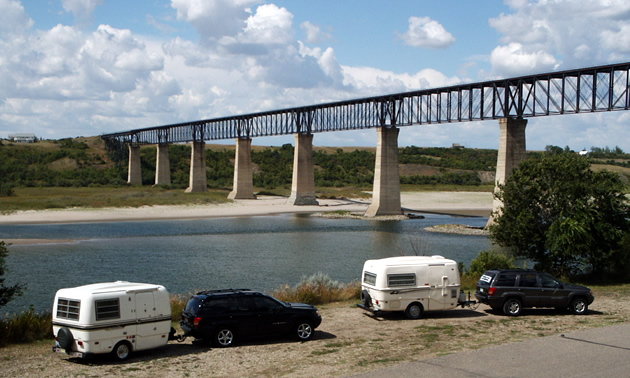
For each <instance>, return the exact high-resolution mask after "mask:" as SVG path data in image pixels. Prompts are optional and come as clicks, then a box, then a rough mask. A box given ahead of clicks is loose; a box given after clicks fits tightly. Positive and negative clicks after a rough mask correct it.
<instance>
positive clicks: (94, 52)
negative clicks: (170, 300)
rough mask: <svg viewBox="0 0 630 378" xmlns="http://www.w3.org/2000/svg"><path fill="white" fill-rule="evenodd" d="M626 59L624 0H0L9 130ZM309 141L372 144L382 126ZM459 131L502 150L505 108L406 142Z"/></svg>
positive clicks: (628, 33) (281, 139)
mask: <svg viewBox="0 0 630 378" xmlns="http://www.w3.org/2000/svg"><path fill="white" fill-rule="evenodd" d="M623 62H630V1H627V0H588V1H586V0H506V1H504V2H501V1H498V0H459V1H455V0H441V1H431V0H389V1H385V0H380V1H379V0H341V1H340V0H334V1H330V0H318V1H296V0H293V1H289V0H277V1H261V0H170V1H169V0H142V1H129V0H22V1H19V0H0V138H7V137H8V134H14V133H31V134H35V135H36V136H37V137H39V138H43V139H60V138H68V137H79V136H96V135H101V134H107V133H114V132H119V131H127V130H132V129H138V128H145V127H152V126H160V125H166V124H172V123H178V122H187V121H194V120H199V119H209V118H218V117H224V116H231V115H238V114H247V113H255V112H260V111H266V110H275V109H282V108H288V107H295V106H303V105H312V104H318V103H324V102H332V101H341V100H346V99H354V98H362V97H368V96H375V95H386V94H389V93H399V92H406V91H413V90H419V89H428V88H436V87H443V86H450V85H456V84H460V83H470V82H476V81H485V80H496V79H500V78H507V77H515V76H521V75H529V74H536V73H544V72H550V71H558V70H566V69H573V68H582V67H591V66H597V65H604V64H613V63H623ZM629 125H630V112H627V111H621V112H611V113H597V114H579V115H565V116H552V117H540V118H535V119H530V120H529V121H528V125H527V131H526V133H527V142H526V143H527V148H528V149H530V150H541V149H544V148H545V146H547V145H555V146H560V147H563V148H564V147H565V146H569V147H570V148H571V149H573V150H576V151H579V150H582V149H587V150H590V148H591V147H611V148H613V147H616V146H618V147H620V148H622V149H623V150H624V151H626V152H630V127H628V126H629ZM293 141H294V139H293V137H292V136H278V137H265V138H255V139H254V141H253V144H255V145H274V146H279V145H282V144H284V143H293ZM222 143H233V141H224V142H222ZM313 143H314V145H316V146H375V145H376V129H368V130H357V131H346V132H328V133H318V134H315V135H314V140H313ZM453 143H458V144H461V145H464V146H466V147H470V148H494V149H496V148H498V144H499V125H498V121H492V120H490V121H483V122H465V123H451V124H433V125H417V126H406V127H401V131H400V135H399V140H398V144H399V146H410V145H414V146H421V147H450V146H451V145H452V144H453Z"/></svg>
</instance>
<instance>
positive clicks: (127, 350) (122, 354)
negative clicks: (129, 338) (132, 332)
mask: <svg viewBox="0 0 630 378" xmlns="http://www.w3.org/2000/svg"><path fill="white" fill-rule="evenodd" d="M130 355H131V345H129V343H128V342H126V341H120V342H119V343H118V344H116V346H115V347H114V350H113V351H112V356H113V357H114V359H115V360H116V361H124V360H126V359H127V358H129V356H130Z"/></svg>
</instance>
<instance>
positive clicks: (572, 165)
mask: <svg viewBox="0 0 630 378" xmlns="http://www.w3.org/2000/svg"><path fill="white" fill-rule="evenodd" d="M624 189H625V185H624V184H623V183H622V181H621V179H620V178H619V176H618V175H617V174H615V173H612V172H608V171H600V172H593V171H592V170H591V169H590V162H589V160H588V159H586V158H584V157H582V156H578V155H576V154H573V153H561V154H560V153H555V154H547V155H544V156H543V157H541V158H540V159H533V160H526V161H524V162H523V163H521V165H520V166H519V168H518V169H516V170H514V172H513V173H512V175H511V176H510V177H509V178H508V179H507V180H506V183H505V185H503V186H500V191H499V192H498V193H497V194H496V197H497V199H499V200H501V201H502V202H503V209H502V213H501V214H500V216H498V217H497V218H496V219H495V224H494V225H493V226H491V227H490V231H491V238H492V239H493V241H495V242H496V243H497V244H498V245H500V246H503V247H508V248H510V249H511V250H512V251H513V252H514V254H515V256H517V257H523V258H527V259H530V260H533V261H535V262H536V263H537V266H536V268H537V269H541V270H545V271H548V272H550V273H553V274H556V275H560V276H569V275H571V274H578V273H591V274H592V275H594V276H595V277H597V276H599V275H600V274H601V273H604V272H606V271H609V270H610V269H611V268H612V267H613V265H614V264H615V261H616V259H617V258H618V257H619V256H620V254H621V249H622V248H621V241H622V239H623V237H624V235H626V234H627V233H628V230H629V226H630V223H629V218H628V215H629V214H630V213H629V207H628V200H627V198H626V197H625V195H624V192H623V190H624ZM497 215H499V214H497Z"/></svg>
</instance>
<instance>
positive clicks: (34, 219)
mask: <svg viewBox="0 0 630 378" xmlns="http://www.w3.org/2000/svg"><path fill="white" fill-rule="evenodd" d="M369 204H370V201H369V200H352V199H320V200H319V206H292V205H288V204H287V199H286V198H284V197H272V196H261V197H260V198H258V199H256V200H236V201H234V202H228V203H221V204H208V205H191V206H146V207H139V208H99V209H84V208H80V209H55V210H43V211H34V210H29V211H19V212H16V213H13V214H6V215H0V227H1V226H2V225H8V224H51V223H81V222H124V221H141V220H142V221H145V220H169V219H171V220H174V219H195V218H218V217H243V216H262V215H278V214H289V213H317V212H327V211H338V210H340V211H350V212H358V213H360V212H365V210H366V209H367V208H368V206H369ZM401 204H402V207H403V209H405V211H406V212H411V213H441V214H455V215H465V216H488V215H490V212H491V210H492V194H491V193H484V192H482V193H479V192H403V193H402V194H401ZM5 241H6V242H7V243H13V244H23V243H29V244H31V243H33V242H35V241H34V240H33V239H30V240H19V239H5ZM37 242H38V243H46V242H49V243H55V242H64V241H60V240H41V239H37ZM65 242H67V241H65Z"/></svg>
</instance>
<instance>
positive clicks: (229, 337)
mask: <svg viewBox="0 0 630 378" xmlns="http://www.w3.org/2000/svg"><path fill="white" fill-rule="evenodd" d="M214 343H215V344H216V345H217V346H219V347H221V348H227V347H230V346H232V345H234V332H232V330H231V329H230V328H219V331H218V332H217V333H216V334H215V335H214Z"/></svg>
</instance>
